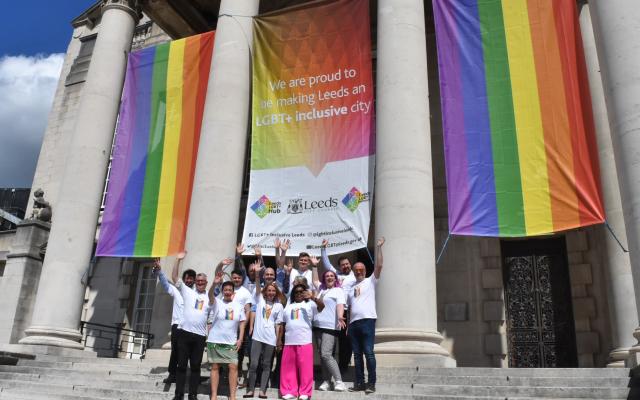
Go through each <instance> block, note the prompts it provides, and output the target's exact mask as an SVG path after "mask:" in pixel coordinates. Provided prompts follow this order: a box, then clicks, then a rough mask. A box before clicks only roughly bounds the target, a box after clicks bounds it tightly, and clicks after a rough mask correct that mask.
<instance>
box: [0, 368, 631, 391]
mask: <svg viewBox="0 0 640 400" xmlns="http://www.w3.org/2000/svg"><path fill="white" fill-rule="evenodd" d="M4 373H9V374H12V375H11V376H12V377H14V378H16V379H18V375H20V374H25V375H27V376H36V377H43V378H50V379H60V377H65V378H67V379H71V378H73V381H74V382H75V383H78V384H84V383H85V382H87V381H93V380H95V379H96V378H99V379H103V380H105V382H111V381H113V382H115V383H110V385H113V384H122V385H128V384H130V383H131V382H134V383H135V382H137V383H140V384H145V387H152V386H160V385H163V383H162V380H163V379H164V378H165V377H166V375H165V374H147V373H144V372H136V373H131V372H122V371H118V370H117V369H116V370H68V369H64V368H47V367H30V366H0V376H1V374H4ZM208 375H209V371H207V370H204V369H203V370H202V376H205V377H206V376H208ZM25 379H32V378H29V377H27V378H25ZM344 380H345V381H346V382H349V381H351V380H352V377H351V376H349V375H346V376H345V377H344ZM378 382H379V383H387V382H388V383H398V384H430V385H472V386H493V385H496V386H535V387H537V386H546V387H563V386H566V387H626V386H627V385H628V383H629V378H627V377H625V378H617V377H614V378H609V377H604V378H602V377H565V378H555V377H554V378H548V377H530V376H506V377H505V376H491V375H489V376H472V375H470V376H465V375H457V376H450V375H422V374H411V375H399V376H395V375H388V374H385V373H383V374H378Z"/></svg>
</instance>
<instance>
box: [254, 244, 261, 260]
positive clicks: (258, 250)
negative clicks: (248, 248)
mask: <svg viewBox="0 0 640 400" xmlns="http://www.w3.org/2000/svg"><path fill="white" fill-rule="evenodd" d="M253 252H254V254H255V255H256V257H261V256H262V247H260V245H258V244H257V245H255V246H253Z"/></svg>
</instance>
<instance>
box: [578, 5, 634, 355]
mask: <svg viewBox="0 0 640 400" xmlns="http://www.w3.org/2000/svg"><path fill="white" fill-rule="evenodd" d="M580 29H581V31H582V42H583V44H584V53H585V60H586V65H587V73H588V75H589V89H590V91H591V102H592V104H593V116H594V120H595V127H596V136H597V140H598V150H599V155H600V177H601V181H602V193H603V196H604V204H605V213H606V215H607V220H608V221H609V224H610V225H611V226H612V227H613V228H614V229H616V231H617V232H616V233H617V234H618V235H620V239H621V240H622V242H623V243H626V242H627V235H626V232H625V230H624V229H625V224H624V216H623V215H622V202H621V199H620V186H619V184H618V175H617V172H616V164H615V159H614V156H613V146H612V144H611V130H610V129H609V120H608V115H607V105H606V104H605V98H604V89H603V87H602V77H601V76H600V63H599V62H598V54H597V53H596V42H595V37H594V35H593V26H592V24H591V12H590V10H589V5H588V4H587V3H586V2H585V3H584V4H583V5H582V6H581V8H580ZM602 229H603V230H604V227H603V228H602ZM604 234H605V248H606V257H605V263H606V265H607V275H606V276H607V287H608V293H609V312H610V320H611V331H612V338H611V339H612V345H613V349H612V350H611V352H610V353H609V363H608V364H607V366H608V367H624V366H625V360H626V359H627V358H628V357H629V348H630V347H631V346H633V344H634V343H635V342H634V340H633V335H632V332H633V330H634V329H635V328H636V327H637V326H638V313H637V310H636V302H635V295H634V290H633V280H632V277H631V261H630V260H629V254H628V253H625V252H624V251H623V250H622V249H621V248H620V246H619V245H618V243H617V242H616V240H615V239H614V238H613V237H612V236H611V235H610V234H609V233H608V232H604Z"/></svg>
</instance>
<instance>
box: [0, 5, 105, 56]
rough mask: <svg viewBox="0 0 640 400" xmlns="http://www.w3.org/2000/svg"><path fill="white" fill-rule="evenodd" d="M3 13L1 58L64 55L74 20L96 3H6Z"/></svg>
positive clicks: (0, 31)
mask: <svg viewBox="0 0 640 400" xmlns="http://www.w3.org/2000/svg"><path fill="white" fill-rule="evenodd" d="M3 3H4V4H3V5H2V6H3V7H2V8H3V11H2V13H0V38H2V40H1V41H0V55H2V56H5V55H20V54H22V55H35V54H39V53H41V54H51V53H64V52H65V51H66V50H67V45H68V44H69V40H70V39H71V32H72V27H71V20H72V19H74V18H75V17H77V16H78V15H80V14H81V13H82V12H83V11H84V10H86V9H87V8H89V7H90V6H91V5H92V4H93V3H94V1H93V0H72V1H57V2H52V1H50V0H46V1H45V0H33V1H5V2H3Z"/></svg>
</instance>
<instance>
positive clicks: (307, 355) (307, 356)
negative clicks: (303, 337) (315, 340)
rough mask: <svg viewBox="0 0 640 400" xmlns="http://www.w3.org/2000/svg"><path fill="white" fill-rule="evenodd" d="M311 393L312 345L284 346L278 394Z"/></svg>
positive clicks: (295, 394) (299, 394)
mask: <svg viewBox="0 0 640 400" xmlns="http://www.w3.org/2000/svg"><path fill="white" fill-rule="evenodd" d="M312 392H313V344H311V343H309V344H301V345H285V346H284V350H283V351H282V366H281V367H280V393H281V394H282V395H283V396H284V395H285V394H292V395H294V396H296V397H297V396H301V395H307V396H309V397H311V394H312Z"/></svg>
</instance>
